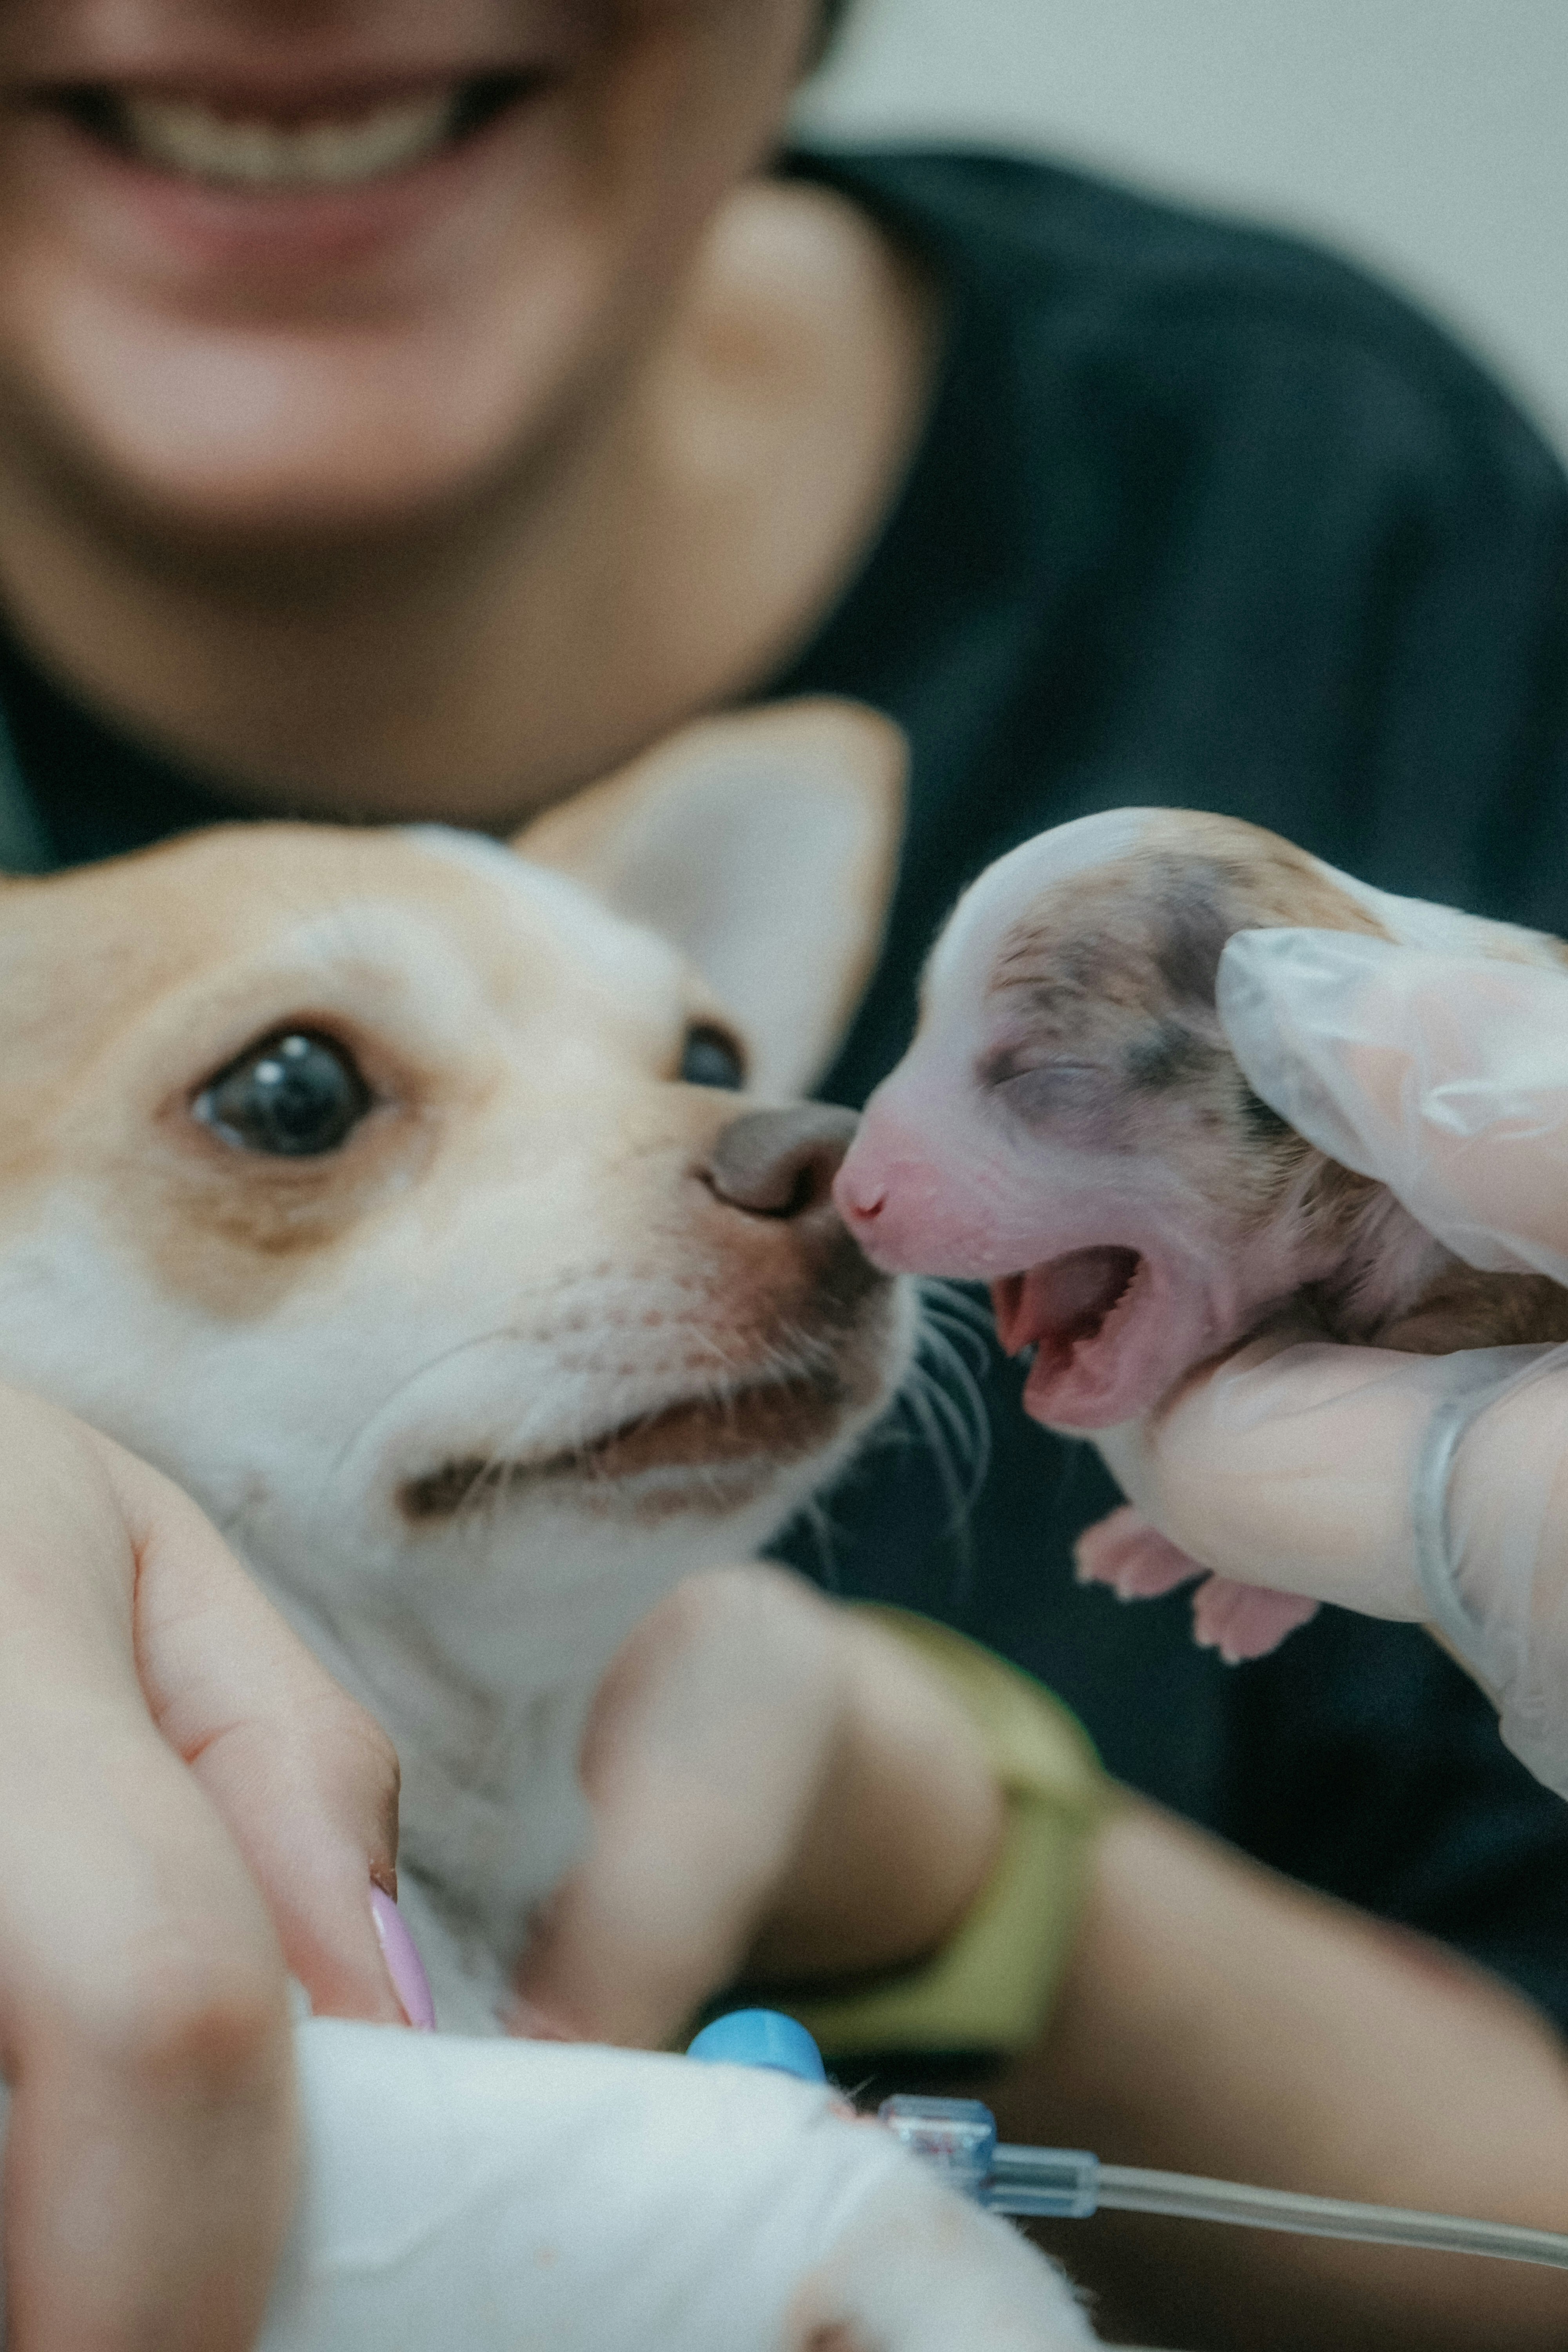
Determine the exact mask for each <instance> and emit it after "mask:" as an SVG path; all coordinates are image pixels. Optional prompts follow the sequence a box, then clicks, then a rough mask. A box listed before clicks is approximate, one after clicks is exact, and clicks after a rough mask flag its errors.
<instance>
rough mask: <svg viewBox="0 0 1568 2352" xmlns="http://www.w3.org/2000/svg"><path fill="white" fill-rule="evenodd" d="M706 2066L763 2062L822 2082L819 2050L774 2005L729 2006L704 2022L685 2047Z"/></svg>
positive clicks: (823, 2068)
mask: <svg viewBox="0 0 1568 2352" xmlns="http://www.w3.org/2000/svg"><path fill="white" fill-rule="evenodd" d="M686 2054H687V2056H688V2057H689V2058H700V2059H701V2060H702V2061H703V2062H704V2063H706V2064H708V2065H710V2066H766V2067H769V2068H771V2069H772V2071H773V2073H774V2074H795V2075H798V2076H799V2078H800V2080H801V2081H802V2082H803V2083H826V2080H827V2069H826V2066H825V2065H824V2064H823V2063H822V2053H821V2051H820V2050H819V2049H818V2048H817V2046H816V2042H814V2041H813V2040H812V2038H811V2036H810V2034H809V2033H808V2032H806V2030H805V2026H804V2025H797V2024H796V2023H795V2020H794V2018H793V2017H785V2016H784V2015H783V2014H782V2013H781V2012H780V2011H778V2010H776V2009H732V2010H731V2011H730V2014H729V2015H728V2017H716V2018H715V2019H714V2021H713V2022H712V2024H711V2025H705V2026H704V2027H703V2029H702V2031H701V2032H700V2034H699V2035H698V2036H697V2039H696V2040H695V2042H692V2044H691V2046H690V2048H689V2050H688V2051H687V2053H686Z"/></svg>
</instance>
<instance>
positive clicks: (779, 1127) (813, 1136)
mask: <svg viewBox="0 0 1568 2352" xmlns="http://www.w3.org/2000/svg"><path fill="white" fill-rule="evenodd" d="M859 1123H860V1122H859V1119H858V1116H857V1114H856V1113H855V1112H854V1111H852V1110H840V1109H838V1108H837V1106H836V1105H834V1104H832V1103H800V1104H796V1105H794V1106H792V1107H791V1108H790V1109H788V1110H753V1111H748V1112H747V1114H746V1116H745V1118H737V1119H731V1122H730V1124H729V1126H728V1127H726V1128H723V1129H721V1131H720V1133H719V1135H718V1137H717V1139H716V1140H715V1142H714V1144H713V1148H712V1150H711V1152H710V1156H709V1160H708V1165H707V1168H706V1169H705V1170H704V1171H703V1173H704V1174H705V1175H706V1177H707V1179H708V1181H709V1183H710V1185H711V1186H712V1188H713V1190H714V1192H716V1193H717V1194H718V1196H719V1198H720V1199H721V1201H728V1202H730V1204H731V1207H732V1208H736V1209H743V1210H745V1212H746V1213H747V1214H748V1215H749V1216H752V1217H803V1216H805V1214H806V1213H807V1212H808V1211H809V1210H812V1209H821V1208H826V1205H827V1202H828V1200H829V1198H830V1196H831V1194H832V1191H833V1180H834V1178H835V1176H837V1173H838V1163H839V1161H840V1160H842V1159H843V1157H844V1155H845V1153H846V1152H847V1150H848V1149H849V1146H850V1144H851V1143H852V1142H853V1141H854V1139H855V1129H856V1128H857V1127H858V1125H859Z"/></svg>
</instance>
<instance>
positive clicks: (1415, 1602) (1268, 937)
mask: <svg viewBox="0 0 1568 2352" xmlns="http://www.w3.org/2000/svg"><path fill="white" fill-rule="evenodd" d="M1219 1010H1220V1015H1221V1019H1222V1021H1223V1022H1224V1024H1225V1028H1226V1034H1227V1036H1228V1037H1229V1040H1230V1043H1231V1045H1232V1048H1233V1050H1234V1051H1235V1053H1236V1055H1237V1060H1238V1061H1239V1062H1240V1064H1241V1066H1242V1068H1243V1070H1244V1071H1245V1072H1246V1074H1247V1079H1248V1082H1249V1083H1250V1084H1251V1086H1252V1087H1254V1088H1255V1089H1256V1091H1257V1092H1258V1094H1259V1095H1260V1096H1262V1097H1263V1099H1264V1100H1265V1101H1266V1102H1268V1103H1269V1104H1270V1105H1271V1106H1272V1107H1273V1108H1275V1109H1276V1110H1278V1111H1279V1113H1280V1114H1281V1116H1282V1117H1283V1118H1288V1119H1289V1121H1290V1123H1291V1125H1292V1126H1293V1127H1296V1128H1298V1129H1300V1132H1301V1133H1302V1134H1304V1135H1306V1136H1307V1137H1309V1138H1310V1140H1311V1141H1312V1142H1314V1143H1315V1144H1317V1145H1318V1146H1319V1147H1320V1148H1321V1150H1325V1151H1328V1152H1330V1153H1331V1155H1332V1156H1333V1157H1334V1158H1335V1159H1336V1160H1341V1161H1342V1162H1344V1164H1345V1165H1347V1166H1349V1167H1352V1168H1355V1169H1357V1170H1359V1171H1361V1172H1362V1173H1363V1174H1365V1175H1370V1176H1373V1177H1376V1178H1378V1179H1380V1180H1381V1181H1383V1182H1384V1183H1386V1184H1387V1185H1388V1186H1389V1187H1390V1189H1391V1190H1392V1191H1393V1192H1395V1193H1396V1194H1397V1196H1398V1197H1399V1199H1400V1200H1401V1201H1402V1202H1404V1204H1405V1207H1406V1208H1408V1209H1409V1210H1410V1211H1411V1213H1413V1214H1414V1215H1415V1217H1417V1218H1418V1219H1419V1220H1420V1222H1421V1223H1423V1224H1424V1225H1426V1227H1428V1229H1429V1230H1430V1231H1431V1232H1433V1233H1435V1234H1437V1235H1438V1237H1439V1238H1440V1239H1441V1240H1442V1241H1444V1242H1445V1243H1446V1244H1447V1246H1448V1247H1449V1248H1451V1249H1453V1250H1454V1251H1456V1252H1457V1254H1458V1255H1460V1256H1461V1257H1463V1258H1465V1259H1467V1260H1468V1262H1469V1263H1470V1264H1471V1265H1479V1266H1484V1267H1487V1268H1489V1269H1491V1270H1494V1271H1497V1270H1510V1271H1518V1272H1525V1271H1528V1272H1533V1273H1540V1274H1545V1275H1547V1276H1551V1277H1552V1279H1553V1280H1555V1281H1559V1282H1564V1281H1568V970H1565V971H1564V972H1563V974H1562V975H1559V974H1558V973H1557V972H1555V971H1550V970H1545V969H1538V968H1535V967H1532V966H1526V965H1513V964H1506V963H1501V962H1494V961H1487V960H1483V959H1481V958H1479V957H1475V956H1466V955H1451V954H1444V953H1427V952H1425V951H1418V950H1412V949H1408V948H1404V947H1397V946H1394V945H1391V944H1388V943H1386V942H1384V941H1382V940H1370V939H1363V938H1358V937H1352V936H1350V935H1348V934H1344V933H1341V932H1324V931H1303V930H1274V931H1252V932H1244V933H1242V934H1240V935H1239V936H1238V937H1237V938H1236V939H1234V940H1232V941H1231V942H1230V944H1229V945H1228V946H1227V948H1226V951H1225V954H1224V957H1223V958H1222V960H1221V963H1220V975H1219ZM1100 1446H1101V1450H1102V1452H1103V1453H1104V1454H1105V1456H1106V1459H1107V1461H1108V1462H1109V1463H1110V1467H1111V1469H1112V1471H1113V1472H1114V1473H1115V1475H1116V1476H1117V1477H1118V1478H1119V1480H1120V1481H1121V1485H1122V1486H1123V1487H1124V1489H1125V1491H1126V1493H1127V1494H1128V1496H1129V1497H1130V1499H1131V1501H1132V1502H1133V1504H1135V1505H1136V1507H1137V1508H1138V1509H1139V1510H1140V1511H1141V1512H1142V1514H1143V1516H1144V1517H1146V1518H1147V1519H1149V1520H1150V1521H1151V1522H1152V1524H1153V1525H1154V1526H1155V1527H1156V1528H1158V1529H1159V1530H1160V1532H1161V1534H1162V1535H1163V1536H1165V1537H1166V1538H1169V1540H1170V1541H1171V1542H1173V1543H1174V1544H1177V1545H1179V1546H1180V1547H1181V1549H1183V1550H1184V1552H1186V1553H1188V1554H1189V1555H1190V1556H1191V1558H1192V1559H1194V1560H1197V1561H1201V1562H1202V1563H1203V1564H1204V1565H1205V1566H1206V1567H1208V1568H1211V1569H1213V1570H1215V1571H1216V1572H1217V1573H1218V1574H1220V1575H1223V1576H1225V1577H1227V1578H1230V1579H1233V1580H1237V1582H1241V1583H1247V1584H1253V1585H1259V1586H1266V1587H1268V1588H1271V1589H1272V1590H1274V1591H1284V1592H1292V1593H1301V1594H1306V1595H1310V1597H1312V1598H1313V1599H1316V1600H1321V1601H1338V1602H1340V1603H1341V1604H1342V1605H1343V1606H1345V1607H1348V1608H1352V1609H1360V1610H1363V1611H1365V1612H1368V1613H1370V1614H1372V1615H1374V1616H1383V1617H1404V1618H1412V1619H1418V1620H1424V1621H1426V1622H1430V1623H1432V1624H1433V1625H1435V1626H1436V1628H1437V1630H1438V1631H1439V1632H1440V1633H1442V1634H1443V1635H1444V1636H1445V1637H1446V1638H1447V1641H1448V1642H1449V1643H1451V1645H1452V1646H1453V1648H1454V1649H1455V1650H1456V1651H1457V1653H1458V1655H1459V1656H1460V1657H1461V1658H1462V1659H1463V1660H1464V1662H1465V1664H1467V1665H1468V1667H1469V1668H1470V1670H1471V1672H1472V1673H1473V1674H1474V1675H1476V1677H1477V1679H1478V1680H1479V1682H1480V1683H1481V1684H1482V1685H1484V1686H1485V1687H1486V1688H1487V1689H1488V1690H1489V1692H1490V1694H1491V1695H1492V1696H1493V1698H1494V1700H1495V1701H1496V1703H1497V1705H1498V1707H1499V1709H1500V1715H1501V1718H1502V1734H1503V1738H1504V1739H1505V1740H1506V1741H1507V1743H1508V1745H1509V1746H1510V1748H1512V1749H1513V1750H1514V1752H1515V1753H1516V1754H1517V1755H1518V1756H1520V1757H1521V1759H1522V1760H1523V1761H1524V1762H1525V1763H1526V1764H1527V1765H1529V1767H1530V1769H1531V1770H1532V1771H1533V1772H1534V1773H1535V1774H1536V1776H1537V1777H1538V1778H1539V1779H1540V1780H1543V1781H1545V1782H1546V1783H1547V1785H1548V1786H1549V1787H1551V1788H1553V1789H1555V1790H1557V1791H1558V1792H1559V1793H1560V1794H1563V1795H1568V1348H1501V1349H1484V1350H1477V1351H1473V1352H1469V1353H1465V1354H1456V1355H1452V1356H1443V1357H1412V1356H1405V1355H1399V1354H1395V1353H1394V1352H1392V1351H1389V1350H1384V1349H1342V1348H1335V1347H1329V1346H1325V1345H1324V1344H1322V1343H1321V1341H1311V1342H1303V1341H1302V1340H1301V1339H1300V1335H1299V1334H1294V1333H1291V1332H1288V1331H1284V1332H1279V1333H1276V1334H1274V1335H1272V1336H1270V1337H1268V1338H1267V1339H1262V1340H1259V1341H1257V1342H1255V1343H1254V1344H1253V1345H1252V1346H1250V1347H1248V1348H1247V1349H1243V1350H1242V1351H1241V1352H1240V1353H1238V1354H1237V1355H1235V1356H1233V1357H1230V1358H1228V1359H1227V1360H1226V1361H1225V1362H1224V1363H1223V1364H1222V1365H1221V1366H1219V1367H1218V1369H1217V1370H1211V1371H1205V1372H1203V1373H1200V1374H1198V1375H1196V1376H1195V1377H1194V1379H1192V1380H1190V1381H1186V1382H1184V1384H1183V1386H1182V1387H1181V1388H1180V1389H1178V1390H1177V1391H1175V1392H1174V1394H1173V1397H1172V1398H1171V1399H1169V1400H1168V1401H1167V1402H1165V1403H1164V1404H1163V1406H1162V1407H1161V1409H1160V1411H1159V1412H1157V1413H1155V1414H1152V1415H1151V1416H1149V1417H1148V1418H1147V1419H1146V1420H1145V1421H1143V1422H1141V1423H1129V1424H1128V1425H1126V1426H1125V1427H1124V1428H1121V1429H1119V1430H1114V1431H1106V1432H1104V1433H1101V1436H1100Z"/></svg>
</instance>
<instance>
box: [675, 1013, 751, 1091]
mask: <svg viewBox="0 0 1568 2352" xmlns="http://www.w3.org/2000/svg"><path fill="white" fill-rule="evenodd" d="M680 1076H681V1080H682V1083H683V1084H684V1085H686V1086H689V1087H728V1089H729V1090H730V1092H731V1094H733V1093H734V1092H735V1091H736V1090H737V1089H738V1088H739V1087H743V1086H744V1085H745V1083H746V1057H745V1055H744V1054H743V1053H742V1051H741V1048H740V1046H739V1045H737V1044H736V1043H735V1040H734V1039H733V1037H731V1036H728V1035H726V1034H725V1032H724V1031H723V1030H722V1029H715V1028H713V1027H712V1026H711V1025H710V1024H708V1023H707V1022H697V1023H695V1024H693V1026H692V1027H691V1028H689V1030H688V1031H687V1033H686V1045H685V1049H684V1051H683V1052H682V1054H681V1056H680Z"/></svg>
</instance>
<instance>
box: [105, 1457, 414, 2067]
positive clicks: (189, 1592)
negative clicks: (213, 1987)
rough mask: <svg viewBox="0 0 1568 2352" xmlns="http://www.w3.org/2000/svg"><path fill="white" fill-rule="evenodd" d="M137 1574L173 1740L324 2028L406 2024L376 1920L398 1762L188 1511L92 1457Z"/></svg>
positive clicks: (147, 1646)
mask: <svg viewBox="0 0 1568 2352" xmlns="http://www.w3.org/2000/svg"><path fill="white" fill-rule="evenodd" d="M92 1442H93V1443H94V1444H95V1445H96V1447H97V1449H98V1451H99V1454H100V1459H101V1460H102V1463H103V1465H104V1468H105V1471H106V1474H107V1475H108V1477H109V1479H110V1484H111V1485H112V1486H113V1489H114V1492H115V1495H116V1496H117V1498H118V1500H119V1502H120V1504H121V1508H122V1510H123V1512H124V1515H125V1519H126V1524H127V1526H128V1528H129V1529H130V1531H131V1535H132V1543H133V1545H134V1548H135V1551H136V1558H137V1570H138V1580H137V1603H136V1645H137V1656H138V1663H139V1665H140V1670H141V1677H142V1687H143V1689H144V1691H145V1693H146V1698H147V1704H148V1706H149V1707H150V1708H151V1710H152V1714H153V1720H154V1721H155V1723H156V1724H157V1726H158V1728H159V1729H160V1730H161V1731H162V1733H163V1737H164V1738H165V1739H166V1740H167V1741H168V1742H169V1744H170V1746H171V1747H172V1748H174V1751H175V1752H176V1754H178V1755H179V1756H180V1757H182V1758H183V1759H184V1761H185V1762H186V1763H187V1764H188V1765H189V1766H190V1767H191V1769H193V1771H194V1772H195V1776H196V1778H197V1780H199V1781H200V1783H201V1785H202V1787H203V1788H204V1789H205V1791H206V1793H207V1795H208V1796H209V1797H210V1798H211V1799H212V1801H213V1802H214V1804H215V1805H216V1807H217V1810H218V1811H219V1812H220V1813H221V1814H222V1816H223V1819H224V1821H225V1822H226V1824H227V1826H228V1828H229V1831H230V1832H231V1833H232V1835H233V1836H234V1838H235V1840H236V1842H237V1844H238V1846H239V1848H240V1851H241V1853H243V1854H244V1856H245V1858H246V1860H247V1863H248V1864H249V1865H250V1868H251V1870H252V1871H253V1872H254V1874H255V1875H256V1878H257V1881H258V1885H260V1887H261V1889H262V1892H263V1894H264V1895H266V1897H267V1901H268V1906H269V1908H270V1910H271V1913H272V1918H273V1922H274V1925H275V1926H276V1927H277V1930H278V1933H279V1938H280V1940H281V1942H282V1946H283V1950H284V1954H285V1957H286V1958H287V1960H288V1964H289V1969H290V1971H291V1973H292V1974H293V1975H294V1976H296V1977H297V1978H298V1979H299V1980H300V1983H301V1984H302V1985H303V1986H304V1988H305V1990H306V1991H307V1993H308V1994H309V1995H310V2002H311V2006H312V2008H313V2009H314V2010H315V2011H316V2012H317V2014H318V2015H323V2016H334V2017H358V2018H367V2019H372V2020H377V2021H382V2022H384V2023H401V2022H403V2021H404V2019H405V2008H404V2005H403V2003H402V2002H401V2001H400V2000H399V1999H398V1998H397V1995H396V1993H395V1990H394V1984H393V1979H392V1977H391V1976H390V1974H389V1971H388V1966H387V1961H386V1958H385V1957H384V1950H383V1944H382V1938H381V1936H380V1935H379V1934H378V1933H377V1929H376V1924H375V1919H374V1913H373V1911H372V1907H371V1889H372V1886H373V1885H375V1886H379V1887H381V1888H383V1889H384V1890H385V1891H386V1892H387V1893H389V1894H395V1891H396V1861H397V1780H398V1774H397V1758H396V1755H395V1750H394V1748H393V1747H392V1743H391V1741H390V1740H389V1739H388V1738H386V1735H385V1734H384V1732H383V1731H382V1729H381V1727H380V1726H379V1725H378V1724H377V1723H376V1722H375V1720H374V1717H372V1716H370V1715H369V1714H368V1713H367V1712H366V1711H365V1709H364V1708H363V1707H361V1706H357V1705H356V1704H355V1703H354V1701H353V1700H352V1699H351V1698H349V1697H348V1696H347V1695H346V1694H345V1693H344V1692H343V1691H342V1690H340V1689H339V1687H338V1685H337V1684H336V1683H335V1682H333V1680H332V1678H331V1675H329V1674H327V1672H326V1671H325V1669H324V1668H323V1667H322V1666H321V1665H320V1664H318V1663H317V1661H316V1660H315V1659H314V1658H313V1657H312V1656H311V1654H310V1652H309V1650H307V1649H306V1647H305V1645H304V1643H302V1642H301V1641H300V1640H299V1638H298V1637H297V1636H296V1634H295V1633H293V1632H292V1631H291V1629H290V1628H289V1626H288V1625H287V1624H286V1623H285V1622H284V1620H283V1619H282V1617H281V1616H280V1615H279V1612H277V1611H276V1610H275V1609H274V1608H273V1607H272V1605H271V1603H270V1602H269V1601H268V1600H267V1599H266V1598H265V1596H264V1595H263V1594H262V1593H261V1592H259V1591H258V1590H257V1588H256V1586H255V1585H254V1584H253V1583H252V1582H251V1580H250V1579H249V1577H248V1576H247V1575H246V1573H245V1571H244V1570H243V1569H241V1567H240V1566H239V1564H238V1562H237V1560H236V1559H234V1557H233V1555H232V1553H231V1552H230V1551H229V1550H228V1549H227V1548H226V1545H225V1544H224V1543H223V1542H222V1540H221V1539H220V1538H219V1537H218V1536H217V1534H216V1531H215V1530H214V1528H212V1526H211V1525H210V1523H209V1522H208V1521H207V1519H206V1518H205V1517H204V1515H203V1514H202V1512H201V1511H200V1510H198V1509H197V1507H196V1506H195V1504H194V1503H193V1502H191V1501H190V1499H189V1498H188V1496H185V1495H184V1494H182V1493H181V1492H180V1490H179V1489H178V1488H177V1487H176V1486H174V1485H173V1484H172V1483H171V1481H170V1480H168V1479H166V1478H164V1477H163V1476H162V1475H160V1474H159V1473H158V1472H156V1471H154V1470H152V1469H150V1468H149V1467H148V1466H147V1465H146V1464H145V1463H142V1462H139V1461H137V1460H136V1459H134V1457H133V1456H132V1455H130V1454H125V1453H123V1452H122V1451H121V1448H120V1447H118V1446H115V1445H112V1444H110V1442H109V1441H108V1440H107V1439H101V1438H94V1440H93V1441H92Z"/></svg>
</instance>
